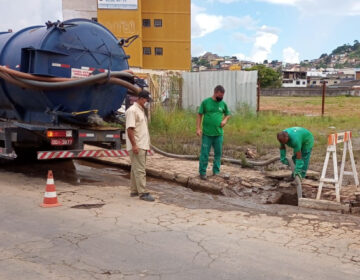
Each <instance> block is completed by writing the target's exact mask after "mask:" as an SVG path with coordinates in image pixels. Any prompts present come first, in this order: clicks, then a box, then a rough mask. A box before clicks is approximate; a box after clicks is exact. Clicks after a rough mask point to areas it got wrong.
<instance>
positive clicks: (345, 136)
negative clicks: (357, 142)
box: [316, 131, 359, 202]
mask: <svg viewBox="0 0 360 280" xmlns="http://www.w3.org/2000/svg"><path fill="white" fill-rule="evenodd" d="M339 143H344V151H343V155H342V161H341V167H340V176H338V166H337V157H336V144H339ZM347 150H349V155H350V161H351V168H352V171H344V169H345V162H346V152H347ZM331 154H332V156H333V166H334V178H326V177H325V175H326V170H327V167H328V163H329V158H330V155H331ZM344 175H352V176H354V180H355V185H356V186H357V187H358V186H359V178H358V173H357V171H356V165H355V160H354V154H353V149H352V144H351V131H346V132H341V133H335V134H330V135H329V138H328V147H327V150H326V157H325V162H324V167H323V170H322V173H321V178H320V184H319V189H318V192H317V195H316V199H317V200H319V199H320V196H321V191H322V188H323V185H324V183H333V184H334V185H335V194H336V201H337V202H340V190H341V185H342V180H343V177H344Z"/></svg>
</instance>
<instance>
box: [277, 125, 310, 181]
mask: <svg viewBox="0 0 360 280" xmlns="http://www.w3.org/2000/svg"><path fill="white" fill-rule="evenodd" d="M277 139H278V140H279V142H280V160H281V162H282V163H283V164H286V165H289V161H288V160H287V158H286V149H285V144H286V145H288V146H289V147H291V148H293V150H294V155H293V157H292V160H293V162H294V163H295V170H294V172H293V176H294V177H295V176H299V177H300V178H305V175H306V171H307V170H308V168H309V161H310V156H311V151H312V148H313V146H314V137H313V135H312V134H311V132H310V131H309V130H307V129H306V128H303V127H290V128H287V129H285V130H283V131H281V132H279V133H278V134H277Z"/></svg>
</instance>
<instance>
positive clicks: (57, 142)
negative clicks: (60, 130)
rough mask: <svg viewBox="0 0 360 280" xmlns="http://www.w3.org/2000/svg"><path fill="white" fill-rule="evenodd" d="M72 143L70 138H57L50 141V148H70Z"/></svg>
mask: <svg viewBox="0 0 360 280" xmlns="http://www.w3.org/2000/svg"><path fill="white" fill-rule="evenodd" d="M72 143H73V139H72V138H57V139H51V145H52V146H70V145H72Z"/></svg>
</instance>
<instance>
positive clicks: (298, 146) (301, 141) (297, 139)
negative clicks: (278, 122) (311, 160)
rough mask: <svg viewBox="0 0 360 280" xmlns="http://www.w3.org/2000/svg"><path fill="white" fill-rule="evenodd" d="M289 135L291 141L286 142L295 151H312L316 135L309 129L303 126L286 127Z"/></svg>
mask: <svg viewBox="0 0 360 280" xmlns="http://www.w3.org/2000/svg"><path fill="white" fill-rule="evenodd" d="M284 131H286V132H287V133H288V135H289V141H288V142H287V143H286V145H288V146H289V147H291V148H293V149H294V153H297V152H300V151H310V150H311V149H312V147H313V146H314V137H313V135H312V134H311V132H310V131H309V130H307V129H306V128H303V127H290V128H287V129H285V130H284Z"/></svg>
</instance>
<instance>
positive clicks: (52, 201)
mask: <svg viewBox="0 0 360 280" xmlns="http://www.w3.org/2000/svg"><path fill="white" fill-rule="evenodd" d="M60 205H61V204H60V203H58V200H57V196H56V190H55V184H54V177H53V173H52V171H51V170H49V171H48V177H47V181H46V189H45V194H44V202H43V203H42V204H41V205H40V206H41V207H56V206H60Z"/></svg>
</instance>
